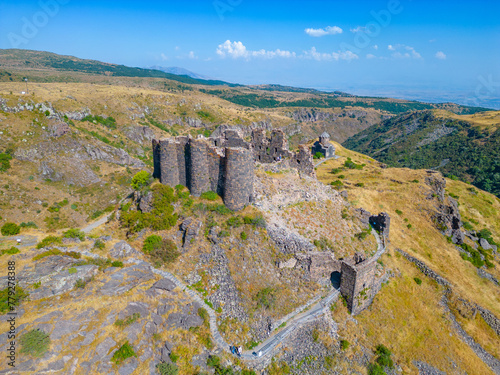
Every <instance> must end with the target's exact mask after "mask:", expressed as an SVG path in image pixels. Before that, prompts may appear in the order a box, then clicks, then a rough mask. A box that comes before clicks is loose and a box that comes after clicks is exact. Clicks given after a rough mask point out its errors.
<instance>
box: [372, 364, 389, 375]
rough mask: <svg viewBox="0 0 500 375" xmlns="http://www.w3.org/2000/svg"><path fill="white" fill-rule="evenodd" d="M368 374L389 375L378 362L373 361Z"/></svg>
mask: <svg viewBox="0 0 500 375" xmlns="http://www.w3.org/2000/svg"><path fill="white" fill-rule="evenodd" d="M368 375H387V373H386V372H385V371H384V369H383V368H382V367H380V365H379V364H378V363H371V364H370V365H369V366H368Z"/></svg>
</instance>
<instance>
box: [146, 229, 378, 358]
mask: <svg viewBox="0 0 500 375" xmlns="http://www.w3.org/2000/svg"><path fill="white" fill-rule="evenodd" d="M372 233H373V234H374V236H375V239H376V240H377V246H378V247H377V252H376V253H375V255H374V257H376V258H377V259H378V258H379V257H380V256H381V255H382V254H383V253H384V252H385V245H384V241H383V240H382V239H381V238H380V236H379V235H378V233H377V232H376V231H372ZM152 271H153V273H156V274H157V275H160V276H162V277H165V278H167V279H169V280H170V281H172V282H173V283H174V284H175V285H176V286H178V287H179V288H180V289H181V290H182V291H184V292H186V293H187V294H188V295H189V296H191V297H192V298H193V299H194V300H195V301H196V302H198V303H199V304H200V305H201V306H203V307H204V308H205V309H206V310H207V312H208V315H209V316H210V332H211V334H212V337H213V338H214V341H215V342H216V343H217V345H218V346H219V347H220V348H221V349H222V350H224V351H225V352H227V353H231V351H230V345H229V344H228V343H226V342H225V341H224V339H223V338H222V336H221V334H220V333H219V330H218V327H217V315H216V313H215V311H214V310H213V309H212V308H210V307H209V306H207V305H206V304H205V302H204V301H203V299H202V298H201V297H200V296H199V295H198V293H196V292H195V291H194V290H192V289H190V288H188V286H187V285H186V284H185V283H183V282H182V281H181V280H179V279H178V278H177V277H176V276H174V275H173V274H171V273H170V272H167V271H162V270H158V269H155V268H152ZM339 295H340V290H339V289H336V288H332V289H331V290H330V291H329V292H328V294H327V295H326V296H321V295H318V296H316V297H314V298H312V299H311V300H309V302H307V303H306V304H305V305H303V306H301V307H299V308H297V309H296V310H295V311H293V312H292V313H290V314H288V315H286V316H285V317H284V318H282V319H281V320H279V321H278V322H276V323H274V324H273V326H272V328H273V333H272V334H271V335H270V337H268V338H267V339H266V340H265V341H264V342H262V343H261V344H259V345H258V346H257V347H256V348H255V349H254V350H253V351H250V350H249V351H244V352H243V353H242V355H241V358H242V359H244V360H247V361H259V362H263V361H265V360H269V359H271V358H272V357H273V356H274V354H275V352H276V351H277V350H279V348H280V347H281V344H282V343H283V342H284V340H285V339H286V338H287V337H288V336H290V334H291V333H293V332H294V331H296V330H297V329H298V328H300V327H301V326H302V325H303V324H306V323H309V322H312V321H314V320H315V319H316V318H318V317H320V316H321V315H323V314H324V313H325V312H326V311H328V307H329V306H330V304H331V303H333V302H334V301H336V300H337V299H338V297H339ZM257 353H260V355H258V354H257Z"/></svg>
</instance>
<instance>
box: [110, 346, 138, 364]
mask: <svg viewBox="0 0 500 375" xmlns="http://www.w3.org/2000/svg"><path fill="white" fill-rule="evenodd" d="M130 357H137V354H135V351H134V348H133V347H132V346H131V345H130V344H129V343H128V341H127V342H125V344H123V345H122V346H121V347H120V349H118V350H117V351H116V352H115V354H113V357H111V360H112V361H113V362H115V363H116V364H117V365H119V364H121V363H122V362H123V361H125V360H126V359H128V358H130Z"/></svg>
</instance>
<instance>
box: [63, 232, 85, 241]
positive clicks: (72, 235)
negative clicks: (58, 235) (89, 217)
mask: <svg viewBox="0 0 500 375" xmlns="http://www.w3.org/2000/svg"><path fill="white" fill-rule="evenodd" d="M63 238H74V239H77V240H80V241H85V233H84V232H82V231H81V230H80V229H69V230H67V231H66V232H63Z"/></svg>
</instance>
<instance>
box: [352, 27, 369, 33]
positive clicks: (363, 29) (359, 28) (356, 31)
mask: <svg viewBox="0 0 500 375" xmlns="http://www.w3.org/2000/svg"><path fill="white" fill-rule="evenodd" d="M365 31H366V27H364V26H358V27H355V28H354V29H351V33H364V32H365Z"/></svg>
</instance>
